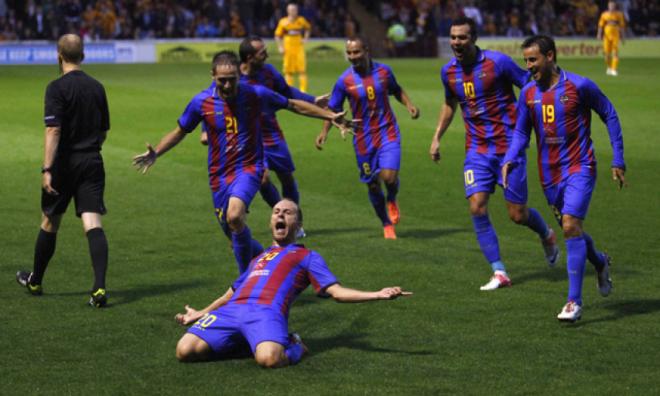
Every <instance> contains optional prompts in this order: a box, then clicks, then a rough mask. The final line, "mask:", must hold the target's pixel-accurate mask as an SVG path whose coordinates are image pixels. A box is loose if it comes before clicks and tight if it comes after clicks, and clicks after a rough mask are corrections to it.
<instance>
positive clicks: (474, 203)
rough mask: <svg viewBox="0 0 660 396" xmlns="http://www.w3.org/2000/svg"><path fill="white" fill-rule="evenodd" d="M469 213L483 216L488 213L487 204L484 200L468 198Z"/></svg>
mask: <svg viewBox="0 0 660 396" xmlns="http://www.w3.org/2000/svg"><path fill="white" fill-rule="evenodd" d="M470 214H471V215H472V216H484V215H487V214H488V204H487V203H486V202H484V201H479V200H470Z"/></svg>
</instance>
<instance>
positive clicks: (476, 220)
mask: <svg viewBox="0 0 660 396" xmlns="http://www.w3.org/2000/svg"><path fill="white" fill-rule="evenodd" d="M472 223H473V224H474V232H475V233H476V234H477V242H479V247H480V248H481V252H482V253H483V254H484V256H485V257H486V260H488V262H489V263H492V264H491V265H493V264H495V263H499V264H497V265H496V266H497V269H495V268H493V271H495V270H497V271H505V269H504V264H503V263H502V262H501V261H500V245H499V242H498V241H497V234H496V233H495V229H494V228H493V225H492V224H490V219H489V218H488V215H487V214H485V215H483V216H472Z"/></svg>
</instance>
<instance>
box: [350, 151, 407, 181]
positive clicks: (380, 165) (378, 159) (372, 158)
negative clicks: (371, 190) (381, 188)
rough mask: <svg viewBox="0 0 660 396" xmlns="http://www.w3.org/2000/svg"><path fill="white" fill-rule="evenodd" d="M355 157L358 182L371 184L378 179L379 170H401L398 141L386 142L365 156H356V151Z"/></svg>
mask: <svg viewBox="0 0 660 396" xmlns="http://www.w3.org/2000/svg"><path fill="white" fill-rule="evenodd" d="M355 157H356V159H357V166H358V169H359V170H360V181H361V182H362V183H371V182H372V181H373V180H374V179H375V178H376V177H378V174H379V173H380V171H381V169H393V170H396V171H398V170H399V169H400V168H401V143H400V142H399V141H393V142H387V143H385V144H383V145H382V146H381V147H380V148H379V149H376V150H372V151H370V152H369V153H367V154H365V155H360V154H358V152H357V150H356V151H355Z"/></svg>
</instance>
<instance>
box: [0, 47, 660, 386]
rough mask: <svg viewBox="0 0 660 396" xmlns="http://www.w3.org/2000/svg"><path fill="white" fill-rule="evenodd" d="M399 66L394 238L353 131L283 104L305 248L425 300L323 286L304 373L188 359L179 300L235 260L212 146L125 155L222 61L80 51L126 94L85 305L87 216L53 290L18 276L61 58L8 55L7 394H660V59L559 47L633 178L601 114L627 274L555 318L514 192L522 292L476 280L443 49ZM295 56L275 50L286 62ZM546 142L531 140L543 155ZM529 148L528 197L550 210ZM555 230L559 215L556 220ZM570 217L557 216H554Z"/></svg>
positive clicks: (604, 162) (344, 276) (497, 200)
mask: <svg viewBox="0 0 660 396" xmlns="http://www.w3.org/2000/svg"><path fill="white" fill-rule="evenodd" d="M385 62H386V63H389V64H390V65H391V66H392V67H393V70H394V72H395V74H396V76H397V78H398V80H399V82H400V84H401V85H402V86H403V87H404V88H405V89H406V90H407V91H408V93H409V95H410V97H411V98H412V100H413V101H414V102H415V103H416V104H417V105H418V106H419V107H420V108H421V114H422V115H421V118H420V119H419V120H416V121H412V120H410V118H409V117H408V116H407V114H406V112H405V109H404V108H403V106H401V105H399V104H398V103H395V102H394V103H393V107H394V108H395V109H396V112H397V115H398V117H399V123H400V126H401V130H402V134H403V161H402V170H401V192H400V199H399V200H400V207H401V210H402V220H401V223H400V225H399V226H398V227H397V233H398V236H399V239H398V240H396V241H386V240H384V239H383V238H382V229H381V227H380V224H379V222H378V220H377V218H376V216H375V214H374V213H373V209H372V208H371V206H370V204H369V201H368V198H367V194H366V188H365V186H363V185H361V184H360V183H359V180H358V173H357V168H356V165H355V163H354V161H355V160H354V154H353V149H352V146H351V144H350V142H349V141H342V140H341V139H340V137H339V134H338V133H337V130H336V129H335V130H333V132H331V136H330V138H329V139H328V142H327V144H326V146H325V149H324V150H323V151H321V152H319V151H317V150H316V149H315V148H314V145H313V142H314V138H315V136H316V134H317V133H318V132H319V131H320V129H321V126H320V122H318V121H316V120H310V119H305V118H302V117H297V116H294V115H293V114H291V113H288V112H286V111H283V112H281V113H280V116H279V117H280V120H281V124H282V126H283V129H284V131H285V133H286V136H287V140H288V142H289V146H290V148H291V151H292V153H293V156H294V160H295V162H296V164H297V167H298V170H297V172H296V176H297V179H298V182H299V186H300V190H301V198H302V206H303V209H304V210H305V220H306V224H305V229H306V230H307V231H308V234H309V237H308V238H307V239H305V240H304V242H305V244H306V245H307V246H308V247H310V248H312V249H315V250H317V251H318V252H320V253H321V254H322V255H323V256H324V257H325V258H326V260H327V262H328V263H329V265H330V267H331V268H332V269H333V271H334V272H335V273H336V274H337V276H338V277H339V278H340V280H342V282H343V284H344V285H346V286H349V287H356V288H361V289H378V288H380V287H383V286H390V285H401V286H403V287H405V288H406V289H409V290H412V291H414V292H415V294H414V296H412V297H410V298H407V299H399V300H396V301H391V302H377V303H369V304H361V305H351V304H344V305H343V304H337V303H334V302H332V301H326V300H321V299H318V298H316V297H314V296H313V294H312V293H311V292H310V291H309V290H308V291H307V292H305V293H304V294H303V295H302V296H301V298H300V299H299V301H298V302H297V303H296V304H295V305H294V306H293V308H292V311H291V317H290V328H291V329H292V330H295V331H298V332H299V333H300V334H301V335H302V337H303V340H304V341H305V342H306V343H307V344H308V346H309V348H310V350H311V354H310V355H309V356H308V357H307V358H306V359H304V360H303V361H302V362H301V364H299V365H298V366H296V367H292V368H288V369H284V370H276V371H267V370H262V369H260V368H259V367H257V365H256V364H255V363H254V362H253V361H252V360H251V359H242V360H231V361H225V362H212V363H204V364H190V365H187V364H180V363H178V362H177V361H176V359H175V358H174V347H175V345H176V342H177V340H178V339H179V337H180V336H181V335H182V334H183V333H184V328H182V327H179V326H178V325H176V324H175V322H174V320H173V317H174V314H175V313H177V312H180V311H181V310H182V308H183V306H184V304H191V305H192V306H194V307H203V306H204V305H206V304H207V303H208V302H210V301H211V300H212V299H214V298H215V297H216V296H217V295H218V294H219V293H222V292H224V291H225V290H226V288H227V287H228V285H229V284H230V282H231V281H232V280H233V279H234V277H235V276H236V274H237V270H236V265H235V264H234V261H233V256H232V254H231V250H230V247H229V244H228V242H227V240H226V239H225V237H224V236H223V235H222V234H221V232H220V231H219V228H218V226H217V224H216V222H215V220H214V218H213V212H212V203H211V199H210V193H209V189H208V184H207V177H206V169H205V165H206V149H205V148H204V147H202V146H201V145H200V144H199V142H198V136H199V135H198V134H197V133H193V134H192V135H191V136H190V137H188V138H187V139H186V140H184V141H183V142H182V143H181V144H180V145H179V146H178V147H176V148H175V149H174V150H173V151H171V152H170V153H168V154H166V155H165V156H164V157H162V158H161V159H159V160H158V162H157V163H156V165H155V166H154V168H152V170H151V171H150V172H149V174H148V175H146V176H143V175H140V174H138V173H137V172H135V170H133V169H132V167H131V158H132V156H133V155H135V154H137V153H140V152H142V151H144V145H145V142H151V143H153V144H155V143H157V141H158V139H159V138H160V137H161V136H162V135H163V134H164V133H165V132H168V131H170V130H171V129H172V128H173V127H174V126H175V122H176V119H177V118H178V116H179V115H180V114H181V112H182V111H183V108H184V106H185V105H186V103H187V101H188V100H189V99H190V98H191V97H192V96H193V95H194V94H195V93H197V92H198V91H199V90H200V89H202V88H204V87H206V86H207V84H208V83H209V82H210V78H209V70H208V69H209V68H208V66H207V65H202V64H199V65H114V66H100V65H85V67H84V68H85V70H87V71H88V72H89V73H90V74H92V75H93V76H95V77H96V78H98V79H99V80H100V81H102V82H103V83H104V84H105V86H106V89H107V92H108V98H109V102H110V106H111V124H112V129H111V131H110V134H109V137H108V140H107V142H106V144H105V146H104V150H103V155H104V158H105V162H106V171H107V189H106V203H107V206H108V208H109V213H108V215H107V216H106V217H104V226H105V229H106V233H107V236H108V240H109V243H110V267H109V272H108V290H109V298H110V300H109V301H110V306H109V307H108V308H107V309H103V310H94V309H91V308H90V307H88V306H86V300H87V298H88V292H89V288H90V287H91V282H92V270H91V265H90V260H89V257H88V251H87V241H86V240H85V238H84V236H83V232H82V227H81V225H80V222H79V221H78V219H76V218H75V216H74V215H73V214H72V213H71V212H72V211H71V210H69V213H68V214H67V215H66V216H65V218H64V222H63V225H62V228H61V231H60V234H59V236H58V242H57V252H56V254H55V256H54V258H53V260H52V261H51V264H50V267H49V269H48V272H47V274H46V278H45V282H44V288H45V295H44V296H42V297H40V298H35V297H31V296H29V295H27V293H26V291H25V290H23V289H21V288H19V287H18V286H17V284H16V282H15V280H14V274H15V272H16V270H18V269H20V268H31V267H32V255H33V249H34V240H35V237H36V234H37V231H38V225H39V219H40V213H39V192H40V175H39V167H40V165H41V161H42V156H43V129H44V128H43V123H42V117H43V93H44V90H45V87H46V84H47V83H48V82H49V81H50V80H51V79H53V78H55V77H57V67H56V66H44V67H41V66H39V67H2V68H0V92H1V93H2V99H0V196H1V197H2V199H0V247H1V252H2V253H1V255H0V274H1V277H0V301H2V306H3V310H2V311H3V312H2V315H1V316H0V351H2V352H1V354H2V363H1V364H0V393H1V394H55V395H62V394H108V395H121V394H230V393H231V394H239V395H240V394H321V395H332V394H402V393H403V394H411V395H415V394H485V393H487V392H489V393H490V392H492V393H495V394H622V393H623V394H651V393H657V392H660V379H658V375H657V374H658V358H659V356H660V333H659V332H658V328H659V327H660V248H659V246H660V238H659V235H660V233H659V232H658V230H659V229H660V215H659V214H660V210H659V207H658V204H659V203H660V201H659V197H660V156H659V155H658V147H660V135H659V134H658V125H660V116H659V113H658V108H657V106H658V104H657V103H658V99H660V98H659V95H658V92H659V91H660V82H659V81H660V70H659V69H658V67H657V60H641V59H622V61H621V66H620V76H619V77H617V78H611V77H607V76H605V70H604V69H605V67H604V65H603V62H602V61H601V60H580V61H575V60H561V59H560V65H561V66H563V67H565V68H566V69H567V70H570V71H573V72H576V73H579V74H583V75H586V76H589V77H590V78H592V79H593V80H595V81H596V83H598V84H599V85H600V87H601V89H602V90H603V91H604V92H605V93H606V95H607V96H609V98H610V99H611V100H612V101H613V103H614V104H615V106H616V108H617V110H618V113H619V116H620V119H621V122H622V125H623V131H624V138H625V148H626V160H627V165H628V172H629V173H628V175H627V177H628V181H629V188H627V189H624V190H623V191H618V190H617V189H616V188H615V185H614V184H613V182H612V181H611V180H610V175H609V163H610V160H611V149H610V146H609V140H608V137H607V133H606V130H605V128H604V126H603V124H602V123H601V122H600V120H599V119H598V117H597V116H596V115H594V118H593V138H594V141H595V145H596V153H597V158H598V160H599V165H598V172H599V173H600V175H599V179H598V186H597V188H596V191H595V193H594V195H593V199H592V203H591V207H590V211H589V216H588V218H587V221H586V223H585V229H586V230H587V231H588V232H590V233H591V235H592V236H593V237H594V239H595V241H596V244H597V246H598V248H600V249H604V250H606V251H608V252H609V253H610V254H611V255H612V256H613V258H614V266H613V268H612V276H613V279H614V285H615V289H614V291H613V294H612V295H611V296H610V297H608V298H602V297H600V296H599V295H598V293H597V290H596V287H595V278H594V272H593V269H592V268H591V267H590V266H588V268H587V274H586V277H585V284H584V301H585V305H584V309H585V310H584V315H583V319H582V320H581V321H580V322H578V323H577V324H575V325H563V324H560V323H558V322H557V320H556V319H555V315H556V314H557V312H558V310H559V309H560V308H561V306H562V305H563V303H564V299H565V294H566V289H567V281H566V273H565V268H564V263H565V257H566V254H565V251H564V248H563V239H561V247H562V263H561V264H560V265H559V266H558V267H557V268H555V269H548V268H547V266H546V264H545V262H544V259H543V255H542V250H541V245H540V243H539V241H538V240H537V239H536V238H535V237H534V235H533V234H532V233H531V232H530V231H528V230H527V229H525V228H522V227H519V226H516V225H514V224H513V223H511V222H510V221H509V220H508V217H507V215H506V213H505V212H506V211H505V206H504V203H503V199H502V195H501V192H500V191H498V192H497V193H496V194H495V195H494V196H493V197H492V199H491V205H490V213H491V218H492V221H493V224H494V226H495V228H496V230H497V232H498V236H499V240H500V244H501V250H502V257H503V260H504V261H505V262H506V263H507V266H508V270H509V272H510V275H511V276H512V280H513V283H514V286H513V287H512V288H510V289H505V290H499V291H496V292H493V293H484V292H480V291H479V286H480V285H481V284H483V283H485V282H486V281H487V279H488V276H489V274H490V271H489V267H488V265H487V263H486V262H485V260H484V258H483V257H482V255H481V253H480V251H479V250H478V247H477V243H476V240H475V236H474V233H473V231H472V225H471V221H470V218H469V215H468V210H467V203H466V202H465V200H464V198H463V187H462V179H463V175H462V162H463V156H464V152H463V145H464V132H463V124H462V122H461V118H460V116H459V115H457V117H456V118H455V119H454V123H453V125H452V126H451V129H450V130H449V131H448V133H447V135H446V136H445V139H444V140H443V143H442V155H443V159H442V161H441V163H440V164H439V165H436V164H434V163H432V162H431V160H430V159H429V156H428V146H429V143H430V139H431V136H432V134H433V130H434V128H435V125H436V120H437V113H438V109H439V106H440V104H441V100H442V98H443V93H442V88H441V83H440V80H439V70H440V67H441V65H442V64H443V61H441V60H396V61H395V60H392V61H385ZM278 66H279V64H278ZM346 67H347V64H346V63H345V62H343V61H342V60H339V59H338V60H336V61H335V60H332V61H329V60H326V61H320V60H316V61H315V60H312V61H310V65H309V71H310V84H311V87H310V90H311V91H312V92H313V93H315V94H321V93H324V92H328V91H329V90H330V89H331V88H332V84H333V83H334V81H335V79H336V78H337V77H338V75H339V74H340V73H341V71H342V70H344V69H345V68H346ZM535 151H536V149H535V147H534V145H533V144H532V148H531V149H530V152H529V155H530V157H531V158H535V157H536V152H535ZM537 175H538V174H537V171H536V168H535V161H533V160H532V161H530V169H529V189H530V201H529V204H530V206H533V207H536V208H538V209H539V210H540V212H541V213H542V215H543V216H544V217H545V218H546V220H551V213H550V210H549V209H548V208H547V206H546V204H545V201H544V198H543V196H542V193H541V190H540V187H539V182H538V176H537ZM268 218H269V208H268V207H267V206H266V204H265V203H264V202H263V201H262V200H261V198H260V197H259V196H257V197H256V198H255V200H254V202H253V203H252V206H251V212H250V215H249V218H248V224H249V225H250V226H251V228H252V230H253V233H254V235H255V237H257V238H258V239H259V240H260V241H262V242H263V243H268V242H269V233H268V231H267V224H268ZM552 224H553V226H554V223H552ZM555 228H556V227H555Z"/></svg>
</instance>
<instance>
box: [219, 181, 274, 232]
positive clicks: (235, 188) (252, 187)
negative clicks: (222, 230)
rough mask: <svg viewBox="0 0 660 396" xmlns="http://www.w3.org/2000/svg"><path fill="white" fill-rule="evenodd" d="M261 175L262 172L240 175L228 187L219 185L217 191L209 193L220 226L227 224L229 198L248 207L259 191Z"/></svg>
mask: <svg viewBox="0 0 660 396" xmlns="http://www.w3.org/2000/svg"><path fill="white" fill-rule="evenodd" d="M261 174H262V172H259V173H257V174H250V173H241V174H239V175H238V176H236V178H235V179H234V180H233V181H232V182H231V183H229V184H228V185H224V186H222V185H221V186H220V188H219V189H218V190H217V191H211V194H212V196H213V206H214V207H215V213H216V216H217V218H218V221H220V225H223V224H226V223H227V207H228V206H229V198H231V197H236V198H239V199H240V200H241V201H243V202H244V203H245V206H246V207H248V208H249V207H250V203H251V202H252V199H254V196H255V195H256V194H257V191H259V185H260V183H261Z"/></svg>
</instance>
